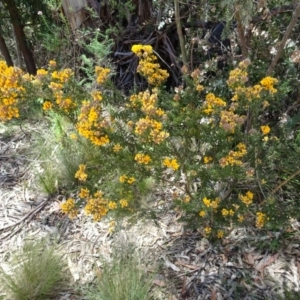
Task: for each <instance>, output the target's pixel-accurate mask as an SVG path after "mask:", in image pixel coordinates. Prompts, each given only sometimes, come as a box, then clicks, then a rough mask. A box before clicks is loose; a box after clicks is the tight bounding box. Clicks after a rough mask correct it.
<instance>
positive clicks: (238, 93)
mask: <svg viewBox="0 0 300 300" xmlns="http://www.w3.org/2000/svg"><path fill="white" fill-rule="evenodd" d="M249 64H250V61H249V60H244V61H242V62H241V63H240V64H239V66H238V67H237V68H236V69H234V70H232V71H231V72H230V75H229V79H228V80H227V84H228V86H229V87H230V88H231V89H232V90H233V92H234V96H233V97H232V101H237V100H238V99H239V98H245V99H247V100H248V101H249V102H250V101H253V100H257V99H260V98H261V92H262V91H264V90H265V91H269V92H270V93H271V94H275V93H276V92H277V90H276V89H275V88H274V85H275V84H276V83H277V82H278V80H277V79H276V78H273V77H270V76H268V77H265V78H263V79H262V80H261V81H260V84H256V85H254V86H250V87H246V86H245V83H246V82H247V81H248V73H247V71H246V69H247V67H248V66H249ZM267 105H268V104H267ZM265 107H266V104H264V106H263V108H265Z"/></svg>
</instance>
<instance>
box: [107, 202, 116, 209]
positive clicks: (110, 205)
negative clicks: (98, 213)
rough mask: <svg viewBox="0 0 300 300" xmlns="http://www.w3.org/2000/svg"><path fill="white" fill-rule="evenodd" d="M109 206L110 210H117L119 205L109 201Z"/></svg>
mask: <svg viewBox="0 0 300 300" xmlns="http://www.w3.org/2000/svg"><path fill="white" fill-rule="evenodd" d="M107 206H108V208H109V209H116V208H117V203H116V202H115V201H109V202H108V205H107Z"/></svg>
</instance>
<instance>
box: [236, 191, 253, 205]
mask: <svg viewBox="0 0 300 300" xmlns="http://www.w3.org/2000/svg"><path fill="white" fill-rule="evenodd" d="M253 197H254V194H253V193H252V192H250V191H248V192H247V193H246V195H242V194H239V199H240V200H241V201H242V202H243V203H245V204H246V205H247V206H249V205H250V204H251V203H252V200H253Z"/></svg>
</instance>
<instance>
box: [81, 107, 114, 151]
mask: <svg viewBox="0 0 300 300" xmlns="http://www.w3.org/2000/svg"><path fill="white" fill-rule="evenodd" d="M76 128H77V130H78V132H79V134H80V135H82V136H83V137H85V138H86V139H89V140H90V141H91V142H92V143H93V144H94V145H96V146H104V145H106V144H108V143H109V138H108V135H107V134H106V130H107V129H109V128H110V121H109V120H108V119H106V118H104V117H102V115H101V106H100V102H99V101H83V103H82V107H81V111H80V114H79V116H78V122H77V125H76Z"/></svg>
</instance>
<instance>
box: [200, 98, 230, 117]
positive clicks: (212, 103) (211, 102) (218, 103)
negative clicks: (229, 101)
mask: <svg viewBox="0 0 300 300" xmlns="http://www.w3.org/2000/svg"><path fill="white" fill-rule="evenodd" d="M205 100H206V101H205V103H204V105H203V111H204V113H206V114H211V113H213V112H214V110H215V109H216V108H217V107H224V106H226V102H225V101H223V100H222V99H221V98H218V97H216V96H215V95H214V94H213V93H208V94H207V95H206V97H205Z"/></svg>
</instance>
